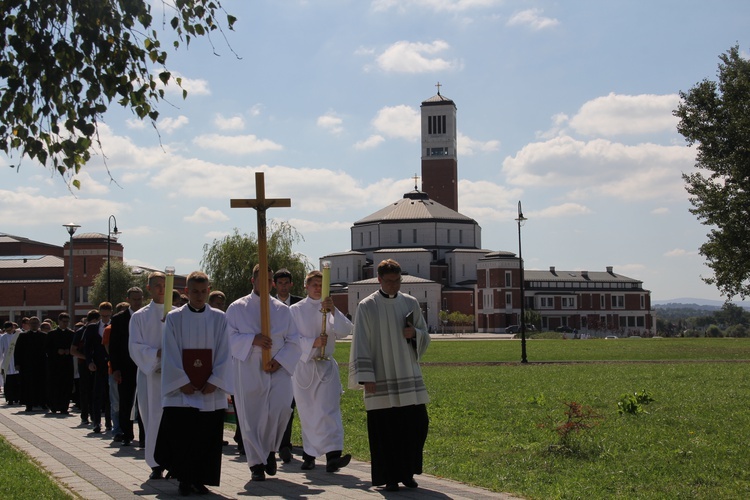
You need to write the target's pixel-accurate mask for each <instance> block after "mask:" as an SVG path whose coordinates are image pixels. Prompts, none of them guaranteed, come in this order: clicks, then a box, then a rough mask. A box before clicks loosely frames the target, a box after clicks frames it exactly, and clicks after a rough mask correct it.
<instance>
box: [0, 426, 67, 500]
mask: <svg viewBox="0 0 750 500" xmlns="http://www.w3.org/2000/svg"><path fill="white" fill-rule="evenodd" d="M0 498H7V499H10V498H34V499H44V500H47V499H49V500H57V499H61V500H62V499H70V498H73V497H72V496H70V495H69V494H68V493H67V492H66V491H63V490H62V489H61V488H60V487H59V486H58V485H57V484H56V483H55V481H54V480H53V479H52V478H50V477H49V476H48V475H47V474H45V473H44V471H43V470H42V469H40V468H38V467H37V466H35V465H34V462H32V460H31V459H30V458H29V456H28V455H25V454H24V453H21V452H20V451H18V450H16V449H15V448H13V447H12V446H11V445H10V444H8V442H7V441H6V440H5V438H4V437H2V436H0Z"/></svg>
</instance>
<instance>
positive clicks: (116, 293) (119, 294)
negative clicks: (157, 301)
mask: <svg viewBox="0 0 750 500" xmlns="http://www.w3.org/2000/svg"><path fill="white" fill-rule="evenodd" d="M133 270H134V269H133V267H131V266H129V265H127V264H125V263H124V262H122V261H121V260H112V262H111V264H110V271H109V274H110V276H111V278H112V306H113V307H114V306H116V305H117V303H118V302H122V301H124V300H125V298H126V297H127V291H128V289H129V288H131V287H134V286H137V287H140V289H141V290H143V297H144V298H147V295H148V290H147V289H146V282H147V280H148V275H147V273H134V272H133ZM107 292H108V287H107V263H106V262H105V263H104V264H103V265H102V268H101V269H100V270H99V273H98V274H97V275H96V277H95V278H94V283H93V284H92V285H91V288H90V289H89V302H90V303H91V304H93V305H94V306H95V307H96V306H97V305H99V304H100V303H102V302H104V301H106V300H107Z"/></svg>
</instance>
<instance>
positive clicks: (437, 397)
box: [336, 339, 750, 498]
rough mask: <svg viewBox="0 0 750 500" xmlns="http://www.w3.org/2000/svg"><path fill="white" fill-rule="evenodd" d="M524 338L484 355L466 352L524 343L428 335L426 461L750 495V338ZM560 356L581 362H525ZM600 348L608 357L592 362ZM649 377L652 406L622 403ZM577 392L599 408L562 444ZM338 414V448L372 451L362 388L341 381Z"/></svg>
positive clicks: (642, 491)
mask: <svg viewBox="0 0 750 500" xmlns="http://www.w3.org/2000/svg"><path fill="white" fill-rule="evenodd" d="M527 347H528V357H529V360H530V361H531V363H529V364H528V365H521V364H520V363H518V364H499V365H489V366H488V365H473V364H470V363H471V362H475V361H480V362H485V363H486V362H491V361H506V362H507V361H516V360H518V359H519V358H520V343H519V342H516V341H453V342H449V341H445V342H433V343H432V344H431V346H430V349H429V351H428V354H427V355H426V356H425V359H424V365H423V372H424V377H425V381H426V384H427V387H428V391H429V392H430V397H431V399H432V401H431V403H430V404H429V405H428V411H429V414H430V434H429V437H428V439H427V444H426V448H425V472H426V473H429V474H434V475H437V476H443V477H449V478H452V479H455V480H458V481H463V482H467V483H471V484H474V485H478V486H482V487H486V488H489V489H492V490H494V491H503V492H509V493H514V494H517V495H520V496H525V497H529V498H582V497H589V498H604V497H607V498H612V497H621V498H625V497H628V498H634V497H635V498H750V472H748V471H747V467H746V466H747V464H748V463H749V460H750V450H749V449H748V446H747V440H748V437H749V436H748V434H750V413H749V412H748V408H747V407H748V403H749V402H750V377H749V376H748V375H750V373H749V370H750V363H746V362H737V361H740V360H750V340H745V339H629V340H625V339H620V340H614V341H610V340H606V341H605V340H585V341H573V340H567V341H563V340H561V341H530V342H528V344H527ZM347 355H348V345H347V344H337V346H336V357H337V359H339V361H340V362H345V361H346V358H347ZM555 360H559V361H564V362H567V361H589V362H587V363H541V364H534V361H555ZM594 360H596V361H594ZM607 360H611V361H615V362H614V363H611V362H610V363H607V362H597V361H607ZM624 361H633V362H624ZM651 361H659V362H651ZM447 362H452V363H456V364H455V365H445V364H444V363H447ZM433 363H434V364H433ZM467 363H469V364H467ZM344 378H345V373H344V370H343V369H342V380H343V379H344ZM644 390H645V391H648V392H649V393H650V394H651V396H652V397H653V398H654V401H653V402H652V403H650V404H648V405H645V406H643V409H644V410H645V411H646V412H647V413H641V414H638V415H633V414H629V413H626V414H623V415H620V414H619V413H618V406H617V403H618V401H619V400H620V396H621V395H622V394H625V393H630V394H632V393H634V392H636V391H639V392H640V391H644ZM572 401H575V402H577V403H580V404H582V405H586V406H590V407H591V408H592V409H593V410H594V411H595V412H596V413H598V414H599V415H600V416H601V417H600V418H598V419H595V420H597V421H598V425H596V426H594V427H592V428H590V429H588V430H583V431H582V432H580V433H579V434H571V437H572V439H571V440H570V443H569V444H568V446H567V447H560V446H558V445H559V442H560V438H559V436H558V434H557V433H556V432H555V431H554V428H555V426H556V425H557V424H559V423H561V422H563V421H564V420H565V415H564V411H565V409H566V407H565V406H564V403H566V402H572ZM342 413H343V416H344V422H345V424H344V425H345V428H346V429H345V430H346V433H345V436H346V446H345V447H346V449H347V450H348V451H350V452H352V453H353V454H354V455H355V456H356V457H357V458H359V459H362V460H368V458H369V452H368V447H367V436H366V431H365V414H364V409H363V405H362V401H361V394H360V393H358V392H357V391H346V392H345V394H344V396H343V400H342Z"/></svg>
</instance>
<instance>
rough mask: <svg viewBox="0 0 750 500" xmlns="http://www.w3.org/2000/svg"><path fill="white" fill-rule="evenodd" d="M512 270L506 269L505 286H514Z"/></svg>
mask: <svg viewBox="0 0 750 500" xmlns="http://www.w3.org/2000/svg"><path fill="white" fill-rule="evenodd" d="M511 276H512V275H511V272H510V271H505V288H510V287H511V286H513V282H512V278H511Z"/></svg>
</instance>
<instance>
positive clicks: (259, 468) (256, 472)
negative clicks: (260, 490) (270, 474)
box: [250, 464, 266, 481]
mask: <svg viewBox="0 0 750 500" xmlns="http://www.w3.org/2000/svg"><path fill="white" fill-rule="evenodd" d="M265 467H266V466H265V465H263V464H258V465H253V466H252V467H250V478H251V479H252V480H253V481H265V480H266V472H265Z"/></svg>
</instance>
